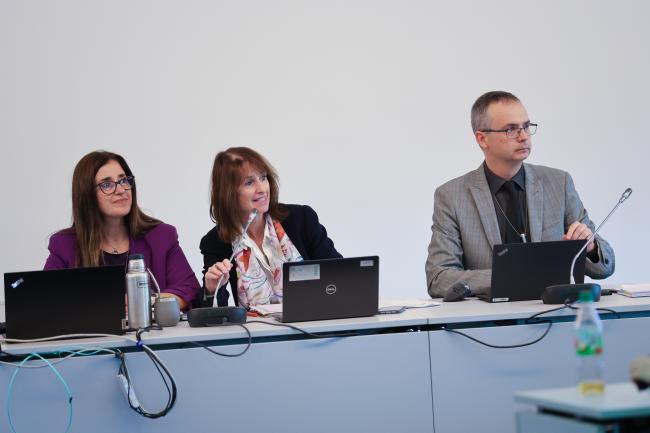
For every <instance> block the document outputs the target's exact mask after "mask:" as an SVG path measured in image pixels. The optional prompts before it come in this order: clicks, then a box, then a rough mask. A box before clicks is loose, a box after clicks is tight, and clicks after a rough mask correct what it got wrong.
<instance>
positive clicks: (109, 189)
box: [97, 176, 135, 195]
mask: <svg viewBox="0 0 650 433" xmlns="http://www.w3.org/2000/svg"><path fill="white" fill-rule="evenodd" d="M118 185H119V186H121V187H122V188H123V189H124V190H126V191H128V190H130V189H131V188H133V186H134V185H135V177H133V176H127V177H123V178H122V179H120V180H118V181H117V182H113V181H112V180H104V181H102V182H99V183H98V184H97V187H98V188H99V189H100V190H101V191H102V192H103V193H104V194H106V195H111V194H113V193H114V192H115V190H116V189H117V186H118Z"/></svg>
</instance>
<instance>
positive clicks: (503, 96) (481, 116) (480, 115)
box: [472, 90, 521, 132]
mask: <svg viewBox="0 0 650 433" xmlns="http://www.w3.org/2000/svg"><path fill="white" fill-rule="evenodd" d="M501 101H510V102H521V101H519V98H517V97H516V96H515V95H513V94H512V93H509V92H504V91H502V90H494V91H492V92H487V93H484V94H482V95H481V96H479V97H478V99H477V100H476V102H474V105H472V131H473V132H476V131H478V130H481V129H485V128H487V127H488V124H487V123H488V119H487V111H488V108H489V107H490V105H492V104H495V103H497V102H501Z"/></svg>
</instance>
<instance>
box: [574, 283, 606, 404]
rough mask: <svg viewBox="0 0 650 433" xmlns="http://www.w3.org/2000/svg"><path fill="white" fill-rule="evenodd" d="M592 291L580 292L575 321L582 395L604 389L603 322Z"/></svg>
mask: <svg viewBox="0 0 650 433" xmlns="http://www.w3.org/2000/svg"><path fill="white" fill-rule="evenodd" d="M593 299H594V298H593V293H592V292H590V291H584V292H581V293H580V297H579V304H578V315H577V316H576V322H575V347H576V354H577V356H578V390H579V391H580V393H581V394H583V395H594V394H602V393H603V392H604V391H605V380H604V372H605V370H604V365H603V323H602V322H601V320H600V317H599V316H598V312H597V311H596V308H595V307H594V302H593Z"/></svg>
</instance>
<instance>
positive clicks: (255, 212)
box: [228, 209, 257, 262]
mask: <svg viewBox="0 0 650 433" xmlns="http://www.w3.org/2000/svg"><path fill="white" fill-rule="evenodd" d="M256 216H257V209H253V211H252V212H251V214H250V215H248V221H246V225H245V226H244V230H243V231H242V236H244V235H245V234H246V232H247V231H248V228H249V227H250V226H251V223H252V222H253V221H254V220H255V217H256ZM233 257H235V251H233V252H232V254H231V255H230V258H229V259H228V261H229V262H232V258H233Z"/></svg>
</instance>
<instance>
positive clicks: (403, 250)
mask: <svg viewBox="0 0 650 433" xmlns="http://www.w3.org/2000/svg"><path fill="white" fill-rule="evenodd" d="M649 13H650V4H649V3H647V2H645V1H642V0H639V1H622V2H604V1H603V2H597V1H571V2H564V1H549V2H522V1H515V0H497V1H492V2H474V1H454V2H436V1H398V0H395V1H385V0H384V1H378V0H367V1H359V0H330V1H319V2H316V1H298V0H295V1H289V0H283V1H267V0H257V1H230V2H227V1H212V0H209V1H208V0H205V1H196V0H194V1H191V0H190V1H188V0H182V1H180V0H179V1H160V0H147V1H130V0H129V1H126V0H122V1H96V0H76V1H75V0H64V1H56V2H55V1H50V0H38V1H36V0H23V1H8V0H0V62H1V64H0V145H1V146H2V149H1V153H0V154H1V155H2V156H1V159H0V168H1V170H2V180H3V183H2V195H3V199H2V200H1V201H2V210H1V212H0V245H1V248H0V272H9V271H15V270H24V269H38V268H40V267H41V266H42V265H43V263H44V261H45V258H46V256H47V249H46V246H47V239H48V236H49V235H50V234H51V233H53V232H54V231H56V230H58V229H60V228H62V227H65V226H67V225H69V224H70V215H71V210H70V182H71V174H72V170H73V167H74V165H75V164H76V162H77V161H78V160H79V158H81V156H83V155H84V154H86V153H87V152H89V151H91V150H95V149H99V148H103V149H108V150H111V151H115V152H118V153H121V154H123V155H124V156H125V157H126V158H127V160H128V161H129V164H130V165H131V167H132V169H133V170H134V172H135V174H136V176H137V179H138V186H139V198H140V202H141V204H142V206H143V207H144V208H145V209H146V210H148V211H149V212H150V213H152V214H153V215H154V216H156V217H158V218H161V219H163V220H164V221H166V222H169V223H171V224H174V225H176V226H177V228H178V230H179V233H180V236H181V245H182V247H183V249H184V251H185V253H186V255H187V256H188V259H189V260H190V263H191V264H192V266H193V268H194V270H195V272H196V273H197V276H200V271H201V267H202V258H201V255H200V253H199V251H198V243H199V240H200V238H201V236H202V235H203V234H204V233H205V232H206V231H207V230H209V229H210V227H211V221H210V219H209V214H208V202H209V197H208V182H209V172H210V167H211V163H212V159H213V158H214V155H215V154H216V152H217V151H219V150H221V149H224V148H225V147H227V146H230V145H246V146H252V147H254V148H256V149H257V150H259V151H260V152H261V153H263V154H264V155H266V156H267V157H268V158H269V160H270V161H271V162H272V163H273V164H274V165H275V166H276V168H277V169H278V170H279V172H280V177H281V195H280V196H281V199H282V200H283V201H285V202H289V203H307V204H310V205H312V206H313V207H314V208H315V209H316V210H317V212H318V213H319V215H320V217H321V220H322V222H323V223H324V224H325V226H326V227H327V229H328V231H329V233H330V235H331V237H332V238H333V239H334V241H335V243H336V246H337V248H338V249H339V251H341V252H342V253H343V254H344V255H346V256H354V255H364V254H378V255H379V256H380V257H381V295H382V296H384V297H423V296H426V284H425V276H424V261H425V259H426V250H427V246H428V243H429V238H430V225H431V212H432V207H433V191H434V189H435V187H436V186H438V185H440V184H441V183H443V182H445V181H446V180H448V179H450V178H452V177H456V176H458V175H461V174H463V173H464V172H466V171H467V170H470V169H473V168H475V167H477V166H478V165H479V164H480V162H481V160H482V154H481V152H480V151H479V149H478V147H477V146H476V144H475V143H474V141H473V137H472V133H471V130H470V127H469V110H470V106H471V104H472V103H473V101H474V99H475V98H476V97H477V96H478V95H480V94H481V93H483V92H485V91H488V90H495V89H504V90H510V91H512V92H514V93H515V94H516V95H518V96H519V97H520V98H521V99H522V100H523V102H524V104H525V105H526V107H527V108H528V111H529V114H530V116H531V119H532V120H533V121H536V122H538V123H539V124H540V129H539V132H538V133H537V135H536V136H535V137H534V140H533V144H534V150H533V154H532V156H531V158H530V159H529V161H530V162H534V163H538V164H546V165H550V166H555V167H558V168H562V169H565V170H568V171H570V172H571V173H572V174H573V176H574V179H575V182H576V185H577V188H578V191H579V192H580V194H581V196H582V198H583V200H584V202H585V203H586V205H587V207H588V210H589V211H590V213H591V216H592V218H593V219H594V220H595V221H599V220H601V219H602V218H604V216H605V215H606V214H607V212H608V211H609V209H610V208H611V206H613V204H614V203H615V201H616V200H617V199H618V197H619V195H620V193H621V192H622V191H623V190H624V189H625V187H627V186H631V187H632V188H634V194H633V196H632V198H631V199H630V201H629V202H628V203H626V205H625V206H624V207H623V208H621V210H620V213H619V214H618V215H617V216H616V218H614V219H613V220H611V221H610V223H609V224H608V226H607V227H606V228H605V229H604V231H603V235H604V236H605V237H606V238H607V239H608V240H610V242H611V243H612V245H613V246H614V248H615V250H616V254H617V270H616V273H615V274H614V276H613V277H612V278H611V279H610V281H611V282H634V281H648V280H650V278H649V275H648V268H647V265H646V252H647V251H648V245H649V244H650V231H649V230H648V225H647V221H646V220H647V218H646V215H647V214H648V212H649V211H650V203H649V200H648V182H647V181H645V170H647V169H648V167H647V165H648V160H649V159H650V158H649V156H650V151H649V150H648V149H649V147H650V143H649V142H648V140H647V138H646V137H647V131H648V126H647V125H648V114H649V110H648V104H647V101H648V100H649V99H650V90H649V87H648V78H649V77H650V60H649V59H648V41H649V40H650V29H649V27H648V26H647V17H648V16H649Z"/></svg>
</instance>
